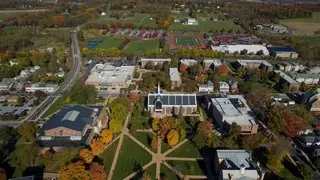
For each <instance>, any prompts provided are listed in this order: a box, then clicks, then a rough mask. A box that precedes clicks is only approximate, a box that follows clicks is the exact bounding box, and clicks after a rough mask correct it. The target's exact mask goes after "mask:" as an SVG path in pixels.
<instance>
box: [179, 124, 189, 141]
mask: <svg viewBox="0 0 320 180" xmlns="http://www.w3.org/2000/svg"><path fill="white" fill-rule="evenodd" d="M177 131H178V134H179V140H180V141H182V140H184V138H186V135H187V133H186V130H185V129H184V128H183V127H181V126H180V127H178V128H177Z"/></svg>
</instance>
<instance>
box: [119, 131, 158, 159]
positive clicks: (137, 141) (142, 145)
mask: <svg viewBox="0 0 320 180" xmlns="http://www.w3.org/2000/svg"><path fill="white" fill-rule="evenodd" d="M124 134H125V135H127V136H128V137H129V138H130V139H132V140H133V141H134V142H135V143H137V144H138V145H139V146H141V147H142V148H143V149H144V150H146V151H147V152H148V153H150V154H151V155H154V154H155V153H154V152H152V151H151V150H150V149H149V148H148V147H147V146H145V145H144V144H142V143H141V142H140V141H139V140H137V139H136V138H135V137H133V136H132V135H131V134H129V133H128V132H125V133H124Z"/></svg>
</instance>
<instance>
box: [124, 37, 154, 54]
mask: <svg viewBox="0 0 320 180" xmlns="http://www.w3.org/2000/svg"><path fill="white" fill-rule="evenodd" d="M158 48H159V41H158V40H136V41H131V42H130V43H129V44H128V45H127V46H126V47H125V48H124V49H123V52H124V53H126V54H131V53H142V52H146V51H148V50H151V49H158Z"/></svg>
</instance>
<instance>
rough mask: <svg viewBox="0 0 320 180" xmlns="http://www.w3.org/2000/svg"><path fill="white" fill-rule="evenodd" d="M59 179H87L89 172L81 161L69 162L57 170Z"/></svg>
mask: <svg viewBox="0 0 320 180" xmlns="http://www.w3.org/2000/svg"><path fill="white" fill-rule="evenodd" d="M59 174H60V177H59V179H61V180H70V179H72V180H89V179H90V177H89V173H88V171H87V170H86V167H85V166H84V165H83V163H82V162H75V163H70V164H68V165H67V166H66V167H64V168H62V169H60V170H59Z"/></svg>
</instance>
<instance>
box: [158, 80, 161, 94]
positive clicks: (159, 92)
mask: <svg viewBox="0 0 320 180" xmlns="http://www.w3.org/2000/svg"><path fill="white" fill-rule="evenodd" d="M160 94H161V91H160V82H158V95H159V96H160Z"/></svg>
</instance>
